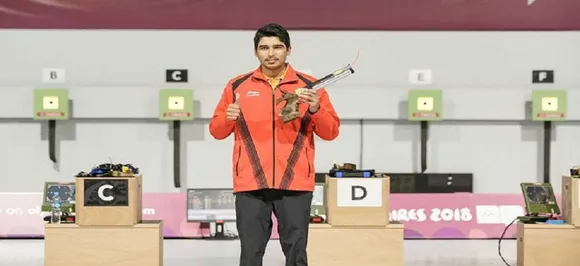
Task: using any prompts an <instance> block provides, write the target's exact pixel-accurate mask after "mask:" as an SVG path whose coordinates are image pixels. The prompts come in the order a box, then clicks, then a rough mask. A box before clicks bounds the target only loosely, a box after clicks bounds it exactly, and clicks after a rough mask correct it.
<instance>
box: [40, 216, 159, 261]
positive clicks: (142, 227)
mask: <svg viewBox="0 0 580 266" xmlns="http://www.w3.org/2000/svg"><path fill="white" fill-rule="evenodd" d="M81 265H82V266H103V265H107V266H163V222H162V221H146V222H143V223H139V224H136V225H133V226H78V225H76V224H46V225H45V232H44V266H81Z"/></svg>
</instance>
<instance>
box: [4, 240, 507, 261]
mask: <svg viewBox="0 0 580 266" xmlns="http://www.w3.org/2000/svg"><path fill="white" fill-rule="evenodd" d="M43 243H44V242H43V240H0V265H2V266H4V265H6V266H41V265H43V256H44V249H43V248H44V246H43ZM164 247H165V266H186V265H187V266H189V265H195V266H236V265H237V261H238V259H237V255H238V252H239V250H240V249H239V242H237V241H204V240H165V246H164ZM502 254H503V255H504V257H505V259H506V260H507V262H508V263H509V264H510V265H511V266H515V257H516V247H515V241H514V240H504V241H502ZM264 265H265V266H284V256H283V255H282V251H281V250H280V247H279V245H278V241H271V242H270V243H269V245H268V250H267V252H266V257H265V259H264ZM405 265H406V266H483V265H489V266H492V265H493V266H504V265H505V264H504V263H503V262H502V260H501V259H500V257H499V256H498V254H497V240H407V241H405Z"/></svg>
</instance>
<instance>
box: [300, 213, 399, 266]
mask: <svg viewBox="0 0 580 266" xmlns="http://www.w3.org/2000/svg"><path fill="white" fill-rule="evenodd" d="M403 237H404V236H403V225H402V224H395V223H391V224H389V225H385V226H382V227H378V226H372V227H365V226H356V227H354V226H353V227H335V226H332V225H328V224H311V225H310V231H309V233H308V249H307V252H308V265H309V266H329V265H332V266H353V265H361V266H362V265H364V266H403V263H404V262H403V260H404V258H403V256H404V250H403Z"/></svg>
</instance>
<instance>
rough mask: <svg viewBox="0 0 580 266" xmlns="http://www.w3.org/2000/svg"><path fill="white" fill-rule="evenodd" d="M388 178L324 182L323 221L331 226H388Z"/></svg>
mask: <svg viewBox="0 0 580 266" xmlns="http://www.w3.org/2000/svg"><path fill="white" fill-rule="evenodd" d="M389 180H390V178H389V177H388V176H378V177H373V178H333V177H328V176H327V178H326V187H327V189H326V191H327V193H326V203H327V204H326V205H327V208H328V210H327V216H328V218H327V220H328V223H329V224H331V225H332V226H386V225H388V224H389V198H390V193H389Z"/></svg>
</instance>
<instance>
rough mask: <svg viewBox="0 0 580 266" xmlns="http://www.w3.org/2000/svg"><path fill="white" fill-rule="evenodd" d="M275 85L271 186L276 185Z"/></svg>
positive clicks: (273, 93)
mask: <svg viewBox="0 0 580 266" xmlns="http://www.w3.org/2000/svg"><path fill="white" fill-rule="evenodd" d="M277 88H278V87H276V88H275V89H274V90H272V187H273V188H275V187H276V89H277Z"/></svg>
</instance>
